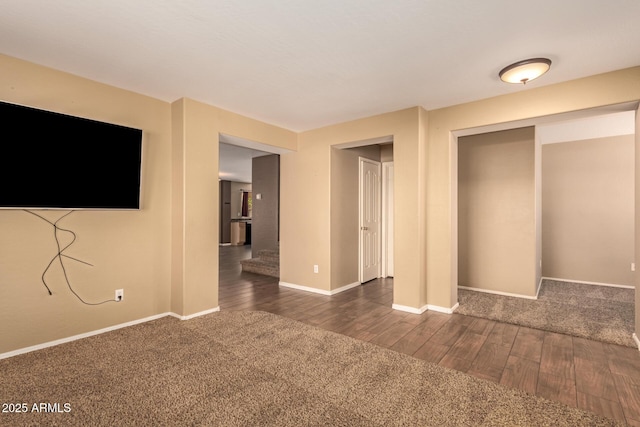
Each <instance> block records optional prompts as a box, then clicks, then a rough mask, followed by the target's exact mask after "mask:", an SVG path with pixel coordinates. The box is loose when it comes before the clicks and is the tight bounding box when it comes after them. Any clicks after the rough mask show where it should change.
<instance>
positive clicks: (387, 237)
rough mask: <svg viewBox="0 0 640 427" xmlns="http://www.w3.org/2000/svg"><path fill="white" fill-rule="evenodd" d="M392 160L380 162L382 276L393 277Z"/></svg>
mask: <svg viewBox="0 0 640 427" xmlns="http://www.w3.org/2000/svg"><path fill="white" fill-rule="evenodd" d="M393 195H394V194H393V162H382V277H393V239H394V236H393V206H394V202H393Z"/></svg>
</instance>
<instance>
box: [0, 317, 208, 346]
mask: <svg viewBox="0 0 640 427" xmlns="http://www.w3.org/2000/svg"><path fill="white" fill-rule="evenodd" d="M216 311H220V307H216V308H212V309H210V310H205V311H201V312H198V313H194V314H190V315H188V316H181V315H179V314H176V313H173V312H167V313H161V314H156V315H153V316H149V317H144V318H142V319H137V320H132V321H130V322H125V323H120V324H117V325H113V326H109V327H106V328H102V329H98V330H95V331H91V332H85V333H82V334H78V335H73V336H70V337H66V338H61V339H59V340H54V341H49V342H45V343H42V344H36V345H32V346H30V347H24V348H19V349H18V350H12V351H8V352H6V353H0V359H6V358H9V357H13V356H17V355H19V354H24V353H30V352H32V351H36V350H42V349H43V348H47V347H53V346H56V345H60V344H64V343H68V342H71V341H76V340H80V339H82V338H88V337H91V336H94V335H100V334H104V333H105V332H111V331H115V330H117V329H122V328H126V327H129V326H133V325H138V324H140V323H146V322H150V321H152V320H157V319H160V318H162V317H167V316H172V317H175V318H177V319H180V320H189V319H193V318H194V317H198V316H204V315H205V314H209V313H214V312H216Z"/></svg>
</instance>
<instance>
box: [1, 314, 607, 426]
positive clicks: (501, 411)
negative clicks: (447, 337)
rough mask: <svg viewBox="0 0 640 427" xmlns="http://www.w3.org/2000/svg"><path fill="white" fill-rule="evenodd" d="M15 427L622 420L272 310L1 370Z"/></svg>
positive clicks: (157, 325) (13, 361)
mask: <svg viewBox="0 0 640 427" xmlns="http://www.w3.org/2000/svg"><path fill="white" fill-rule="evenodd" d="M0 372H2V375H1V376H0V402H14V403H20V402H24V403H26V404H27V406H28V407H29V409H31V408H32V405H33V404H34V403H38V402H45V403H59V405H60V408H64V404H65V403H68V404H69V408H70V412H64V410H63V411H62V412H60V413H57V412H56V413H37V412H30V411H28V412H27V413H17V414H16V413H14V414H7V413H1V414H0V424H2V425H7V426H9V425H10V426H24V425H47V426H126V425H138V426H186V425H190V426H191V425H197V426H296V427H298V426H349V427H354V426H611V425H616V424H615V422H614V421H612V420H608V419H604V418H600V417H599V416H596V415H594V414H592V413H589V412H584V411H580V410H577V409H575V408H570V407H568V406H565V405H562V404H560V403H557V402H552V401H548V400H545V399H542V398H540V397H536V396H532V395H529V394H526V393H524V392H522V391H518V390H513V389H508V388H505V387H502V386H500V385H497V384H495V383H492V382H489V381H484V380H480V379H477V378H474V377H471V376H469V375H466V374H463V373H460V372H457V371H453V370H449V369H446V368H443V367H440V366H438V365H435V364H431V363H428V362H425V361H422V360H418V359H415V358H412V357H410V356H407V355H404V354H400V353H397V352H394V351H391V350H387V349H383V348H381V347H377V346H375V345H373V344H370V343H366V342H362V341H358V340H355V339H352V338H349V337H346V336H343V335H339V334H336V333H332V332H329V331H325V330H322V329H319V328H314V327H312V326H309V325H305V324H303V323H299V322H296V321H294V320H290V319H286V318H283V317H280V316H277V315H274V314H270V313H264V312H233V311H229V312H220V313H213V314H210V315H207V316H203V317H200V318H196V319H192V320H188V321H179V320H177V319H174V318H170V317H165V318H162V319H158V320H155V321H152V322H148V323H145V324H140V325H136V326H132V327H128V328H124V329H120V330H117V331H113V332H109V333H105V334H102V335H98V336H94V337H90V338H85V339H82V340H79V341H74V342H71V343H67V344H63V345H59V346H56V347H52V348H47V349H44V350H40V351H37V352H32V353H28V354H24V355H19V356H15V357H13V358H10V359H4V360H0Z"/></svg>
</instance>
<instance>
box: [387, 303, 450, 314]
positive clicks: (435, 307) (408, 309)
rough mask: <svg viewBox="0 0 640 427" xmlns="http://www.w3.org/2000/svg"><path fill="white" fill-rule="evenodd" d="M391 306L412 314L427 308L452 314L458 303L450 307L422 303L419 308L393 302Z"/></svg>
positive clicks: (420, 312) (422, 311)
mask: <svg viewBox="0 0 640 427" xmlns="http://www.w3.org/2000/svg"><path fill="white" fill-rule="evenodd" d="M391 308H393V309H394V310H399V311H406V312H407V313H413V314H422V313H424V312H425V311H427V310H430V311H437V312H438V313H445V314H453V312H454V311H456V309H457V308H458V303H456V304H455V305H454V306H453V307H451V308H447V307H440V306H439V305H431V304H427V305H424V306H422V307H420V308H415V307H409V306H407V305H401V304H393V305H392V306H391Z"/></svg>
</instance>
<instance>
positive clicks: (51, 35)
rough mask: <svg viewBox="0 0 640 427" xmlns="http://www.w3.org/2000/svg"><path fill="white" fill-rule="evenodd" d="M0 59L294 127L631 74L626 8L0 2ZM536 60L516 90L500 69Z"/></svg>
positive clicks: (410, 1)
mask: <svg viewBox="0 0 640 427" xmlns="http://www.w3.org/2000/svg"><path fill="white" fill-rule="evenodd" d="M1 11H2V12H1V13H0V53H4V54H7V55H10V56H14V57H18V58H22V59H26V60H29V61H32V62H35V63H39V64H43V65H47V66H50V67H53V68H56V69H59V70H63V71H67V72H70V73H73V74H76V75H80V76H84V77H88V78H90V79H93V80H97V81H100V82H104V83H107V84H110V85H114V86H118V87H121V88H125V89H128V90H132V91H135V92H138V93H143V94H146V95H149V96H152V97H155V98H159V99H162V100H165V101H169V102H172V101H174V100H176V99H179V98H181V97H189V98H192V99H195V100H199V101H202V102H205V103H209V104H213V105H216V106H219V107H221V108H224V109H227V110H230V111H233V112H237V113H239V114H243V115H245V116H248V117H253V118H256V119H259V120H263V121H265V122H268V123H272V124H275V125H279V126H283V127H285V128H288V129H290V130H293V131H303V130H308V129H312V128H317V127H321V126H325V125H329V124H333V123H336V122H342V121H347V120H351V119H355V118H360V117H366V116H370V115H373V114H378V113H384V112H389V111H394V110H398V109H402V108H407V107H412V106H417V105H420V106H423V107H425V108H427V109H434V108H439V107H445V106H449V105H454V104H459V103H463V102H468V101H473V100H477V99H482V98H487V97H491V96H496V95H500V94H506V93H510V92H515V91H522V90H528V89H530V88H535V87H539V86H543V85H548V84H552V83H557V82H561V81H565V80H570V79H575V78H579V77H583V76H588V75H593V74H598V73H602V72H607V71H612V70H617V69H622V68H627V67H631V66H636V65H640V27H639V24H638V23H639V18H640V1H638V0H608V1H605V0H538V1H536V2H525V1H521V0H482V1H479V0H439V1H438V0H395V1H389V0H348V1H345V0H322V1H317V0H271V1H269V0H244V1H237V0H181V1H179V2H178V1H175V0H135V1H131V0H109V1H87V0H56V1H42V0H3V1H2V3H1ZM538 56H544V57H548V58H550V59H551V60H552V61H553V65H552V67H551V71H550V72H549V73H547V74H546V75H544V76H543V77H541V78H539V79H538V80H535V81H532V82H530V83H529V84H527V85H526V86H522V85H509V84H505V83H502V82H501V81H500V80H499V79H498V72H499V71H500V69H501V68H503V67H504V66H506V65H508V64H510V63H512V62H515V61H518V60H521V59H526V58H531V57H538Z"/></svg>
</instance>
